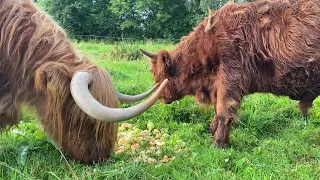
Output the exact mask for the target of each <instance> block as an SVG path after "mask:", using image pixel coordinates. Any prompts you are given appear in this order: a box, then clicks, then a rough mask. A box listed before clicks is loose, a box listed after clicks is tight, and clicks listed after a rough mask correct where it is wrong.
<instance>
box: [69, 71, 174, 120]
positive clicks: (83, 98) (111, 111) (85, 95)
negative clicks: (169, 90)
mask: <svg viewBox="0 0 320 180" xmlns="http://www.w3.org/2000/svg"><path fill="white" fill-rule="evenodd" d="M91 82H92V75H91V74H90V73H88V72H77V73H75V74H74V76H73V77H72V80H71V84H70V90H71V95H72V97H73V99H74V101H75V102H76V103H77V105H78V106H79V107H80V108H81V109H82V110H83V111H84V112H85V113H86V114H88V115H89V116H91V117H93V118H95V119H97V120H101V121H106V122H120V121H124V120H128V119H130V118H133V117H135V116H137V115H139V114H141V113H143V112H144V111H146V110H147V109H149V108H150V107H151V106H152V105H153V104H154V103H155V102H156V101H157V100H158V99H159V98H160V96H161V93H162V91H163V89H164V87H165V86H166V85H167V84H168V80H167V79H166V80H164V81H163V82H162V83H161V85H160V87H159V88H158V90H157V91H156V92H155V93H154V94H153V95H152V96H151V97H150V98H149V99H147V100H146V101H143V102H142V103H140V104H138V105H135V106H133V107H129V108H109V107H106V106H103V105H102V104H100V103H99V102H98V101H97V100H95V99H94V97H93V96H92V95H91V93H90V92H89V89H88V85H89V84H90V83H91Z"/></svg>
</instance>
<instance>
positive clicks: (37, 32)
mask: <svg viewBox="0 0 320 180" xmlns="http://www.w3.org/2000/svg"><path fill="white" fill-rule="evenodd" d="M77 71H87V72H89V73H91V74H92V76H93V82H92V83H91V84H90V86H89V89H90V92H91V94H92V95H93V97H95V98H96V99H97V100H98V101H99V102H100V103H101V104H103V105H105V106H108V107H118V103H117V100H118V99H117V96H116V93H115V89H114V85H113V82H112V79H111V77H110V75H109V73H108V72H107V71H105V70H103V69H101V68H99V67H97V66H96V65H94V64H93V63H92V62H91V61H90V60H88V59H87V58H85V57H83V56H81V54H80V53H79V52H77V50H76V49H75V48H74V47H73V46H72V44H71V42H70V41H69V40H68V39H67V37H66V33H65V32H64V31H63V29H62V28H60V27H59V26H58V25H57V24H56V23H55V22H53V21H52V20H51V19H50V18H49V17H48V16H47V14H46V13H44V12H43V11H41V10H39V9H38V8H37V7H36V6H35V5H34V4H33V3H32V1H31V0H0V75H1V77H0V85H2V86H1V87H0V118H1V119H0V128H3V127H5V126H7V125H9V126H10V125H13V124H16V123H18V122H19V119H20V117H21V111H20V107H21V104H28V105H31V106H33V107H35V109H36V110H37V112H38V114H39V119H40V121H41V123H42V125H43V127H44V129H45V131H46V132H47V133H48V134H49V135H50V136H51V137H52V138H53V139H54V140H55V141H57V142H58V144H59V145H60V146H61V147H62V149H63V150H64V151H65V152H66V153H67V154H69V155H70V156H71V157H72V158H74V159H76V160H79V161H82V162H86V163H92V162H93V161H96V162H97V161H101V160H103V159H105V158H108V156H109V154H110V153H111V152H112V150H113V149H114V145H115V142H116V140H117V131H118V124H117V123H106V122H101V121H97V120H95V119H93V118H91V117H89V116H88V115H86V114H85V113H84V112H83V111H82V110H81V109H80V108H79V107H78V106H77V105H76V104H75V102H74V100H73V99H72V96H71V93H70V81H71V78H72V76H73V74H74V73H75V72H77Z"/></svg>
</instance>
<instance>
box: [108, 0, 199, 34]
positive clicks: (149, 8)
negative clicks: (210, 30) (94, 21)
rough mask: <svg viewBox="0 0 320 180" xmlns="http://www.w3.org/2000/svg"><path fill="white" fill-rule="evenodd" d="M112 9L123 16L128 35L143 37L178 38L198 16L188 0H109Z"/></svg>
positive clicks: (122, 25) (124, 27)
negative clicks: (186, 3)
mask: <svg viewBox="0 0 320 180" xmlns="http://www.w3.org/2000/svg"><path fill="white" fill-rule="evenodd" d="M110 4H111V7H110V9H111V11H112V12H113V13H114V14H116V15H117V16H118V17H120V18H121V19H122V21H121V22H122V23H121V25H120V27H121V30H123V31H124V33H125V34H126V35H129V34H131V35H133V36H135V37H142V38H163V39H177V38H180V37H181V36H183V35H185V34H186V33H187V32H189V31H190V29H191V27H192V26H194V22H193V21H192V16H194V15H196V14H195V13H194V12H193V11H189V10H188V9H187V7H186V6H185V0H175V1H174V2H173V1H172V0H127V1H125V2H124V1H123V0H110Z"/></svg>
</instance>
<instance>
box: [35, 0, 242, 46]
mask: <svg viewBox="0 0 320 180" xmlns="http://www.w3.org/2000/svg"><path fill="white" fill-rule="evenodd" d="M38 1H39V0H38ZM226 2H228V0H174V1H172V0H40V1H39V4H40V6H41V7H42V8H43V9H44V10H45V11H47V12H48V13H49V14H51V15H52V16H53V18H54V19H55V20H56V21H58V23H59V24H60V25H61V26H62V27H64V28H65V29H66V30H67V31H68V32H69V33H71V34H73V35H100V36H109V37H130V38H134V39H157V38H160V39H171V40H174V39H180V38H181V37H182V36H184V35H187V33H188V32H190V31H191V30H192V28H193V27H194V26H196V25H197V24H198V23H199V22H200V21H202V20H203V18H204V17H205V16H206V13H207V11H208V7H210V8H211V9H213V10H216V9H218V8H220V7H221V6H222V5H223V4H225V3H226ZM235 2H246V0H235Z"/></svg>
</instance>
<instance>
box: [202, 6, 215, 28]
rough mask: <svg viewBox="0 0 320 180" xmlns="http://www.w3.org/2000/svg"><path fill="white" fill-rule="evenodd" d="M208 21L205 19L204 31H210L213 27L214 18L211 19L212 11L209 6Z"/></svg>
mask: <svg viewBox="0 0 320 180" xmlns="http://www.w3.org/2000/svg"><path fill="white" fill-rule="evenodd" d="M208 14H209V15H208V21H207V25H206V28H205V30H204V31H205V32H209V31H211V29H212V28H213V27H214V19H213V12H212V10H211V9H210V8H208Z"/></svg>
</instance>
